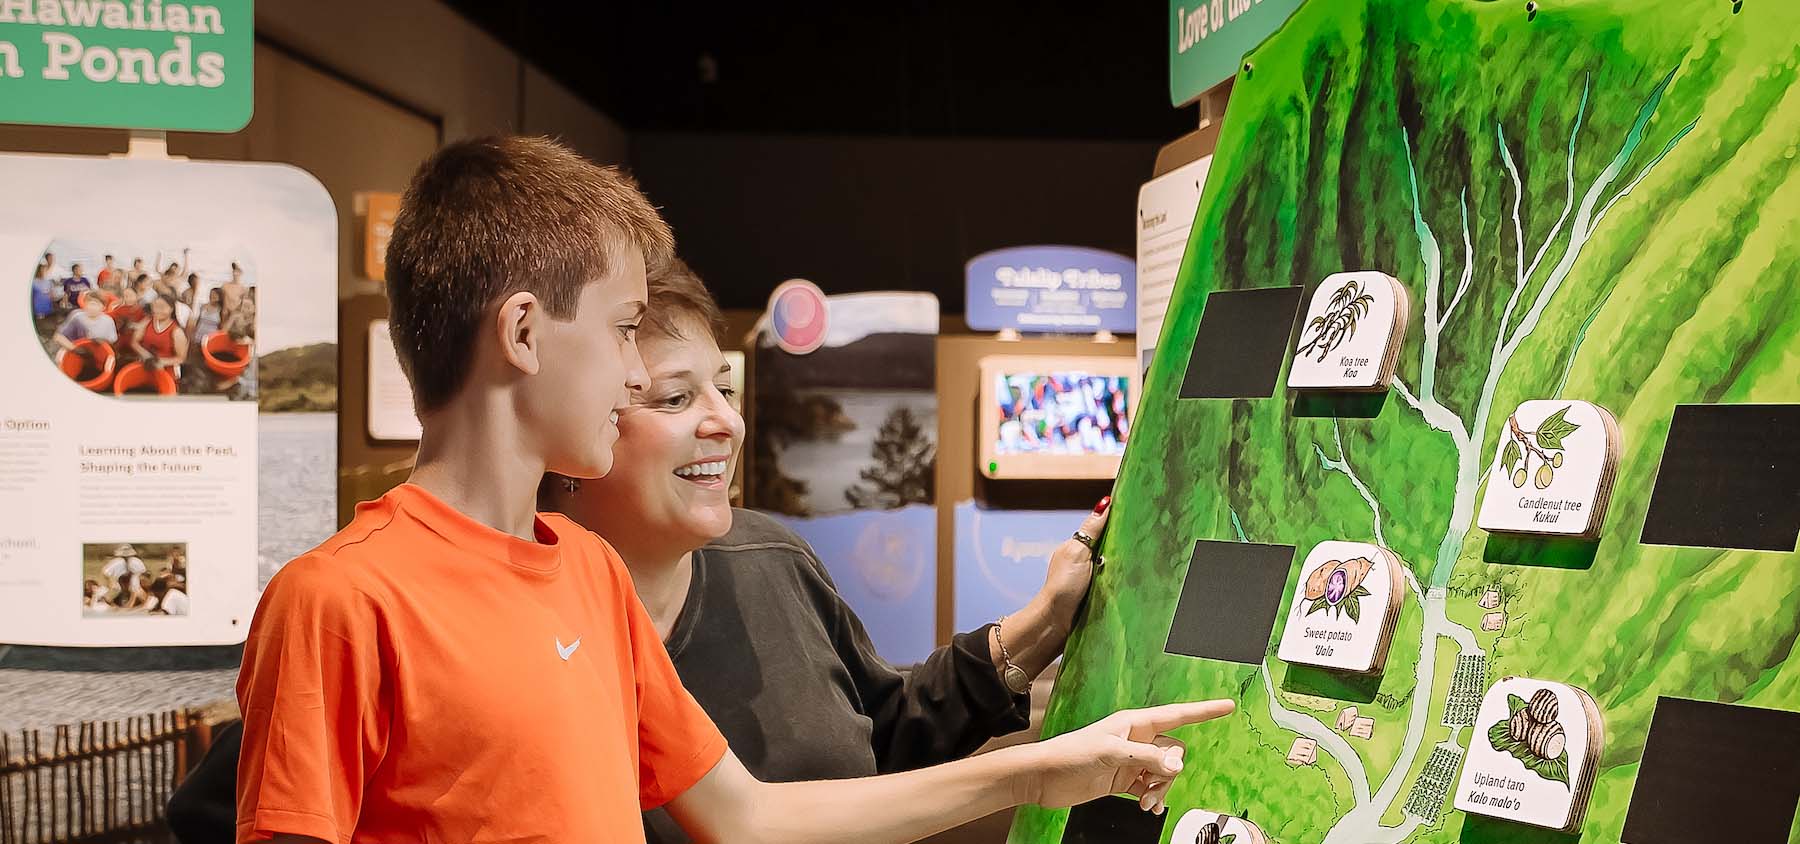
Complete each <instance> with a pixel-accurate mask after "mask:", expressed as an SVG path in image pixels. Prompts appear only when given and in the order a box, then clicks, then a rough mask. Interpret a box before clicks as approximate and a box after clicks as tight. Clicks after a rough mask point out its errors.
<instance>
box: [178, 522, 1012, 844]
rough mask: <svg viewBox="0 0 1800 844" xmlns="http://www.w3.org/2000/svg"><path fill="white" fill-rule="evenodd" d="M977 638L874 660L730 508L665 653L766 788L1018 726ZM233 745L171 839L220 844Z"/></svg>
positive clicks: (769, 533)
mask: <svg viewBox="0 0 1800 844" xmlns="http://www.w3.org/2000/svg"><path fill="white" fill-rule="evenodd" d="M988 635H989V632H988V629H987V627H982V628H980V629H978V630H974V631H971V632H968V633H961V634H958V635H957V636H956V638H955V639H954V640H953V641H952V642H951V644H950V645H949V646H947V647H943V648H939V649H937V651H936V652H934V653H932V654H931V656H929V657H927V658H926V660H925V661H924V662H923V663H921V664H919V665H917V666H914V667H913V668H912V669H911V670H910V671H906V672H902V671H899V670H897V669H896V668H894V666H892V665H889V664H888V663H887V662H886V661H884V660H883V659H882V658H881V657H879V656H877V655H876V654H875V648H874V646H873V645H872V644H870V642H869V635H868V633H867V632H866V631H865V630H864V629H863V626H862V622H861V621H860V620H858V619H857V617H856V613H854V612H852V611H851V610H850V607H849V606H848V605H846V604H845V603H844V600H843V598H840V597H838V593H837V587H836V586H834V585H833V584H832V582H831V577H830V575H827V574H826V573H825V567H824V566H823V565H821V564H820V563H819V559H818V557H817V556H816V555H815V554H813V552H812V549H811V548H809V547H807V545H806V542H805V541H804V540H802V539H801V538H800V537H798V536H796V535H794V532H793V531H790V530H788V529H787V528H785V527H783V526H782V525H781V524H780V523H779V522H776V521H775V520H774V519H771V518H769V517H768V516H764V515H762V514H761V513H755V512H751V511H748V510H737V511H735V512H734V519H733V521H732V529H731V533H729V534H727V535H726V536H724V537H723V538H721V539H719V540H718V541H717V542H714V543H712V544H711V545H708V546H706V547H705V548H703V549H701V550H699V551H697V552H695V553H694V579H693V583H692V584H691V585H690V586H689V587H688V597H687V603H686V605H685V606H684V607H683V608H682V611H681V617H680V618H678V619H676V621H675V629H674V630H672V631H670V634H669V641H668V642H667V645H668V649H669V656H670V657H671V658H672V659H673V660H674V662H675V670H676V671H677V672H678V673H679V674H680V675H681V682H682V685H684V686H686V687H687V688H688V690H689V691H690V692H692V693H693V695H694V697H695V699H697V700H699V702H700V706H701V707H702V708H704V709H705V710H706V712H707V714H708V715H711V716H712V719H713V721H714V722H715V723H717V724H718V726H719V729H720V730H721V731H723V732H724V733H725V738H726V739H727V740H728V741H730V743H731V748H732V750H733V751H734V752H736V753H737V755H738V758H740V759H742V760H743V762H744V766H745V767H747V768H749V769H750V772H751V773H753V774H755V775H756V776H757V777H758V778H759V779H762V780H765V781H796V780H813V779H833V778H845V777H861V776H868V775H871V774H876V773H887V772H891V771H904V770H908V769H911V768H918V767H923V766H926V765H932V764H936V763H938V762H945V761H948V760H951V759H958V758H961V757H963V756H967V755H968V754H970V753H972V752H974V750H975V749H976V748H977V747H980V746H981V745H982V743H983V742H985V741H987V740H988V739H989V738H991V737H993V736H999V735H1004V734H1006V733H1010V732H1016V731H1018V730H1022V729H1025V727H1026V726H1027V725H1028V724H1029V716H1030V711H1029V710H1030V701H1029V698H1028V697H1027V696H1025V695H1018V696H1014V695H1011V694H1008V693H1007V691H1006V687H1005V686H1003V685H1001V683H1000V678H999V674H998V673H997V672H995V671H994V664H993V662H991V661H990V659H989V656H988V646H987V642H988ZM240 740H241V735H240V732H239V731H238V730H237V729H236V728H235V725H233V728H231V729H227V730H225V731H223V732H221V733H220V734H219V735H218V736H217V738H216V739H215V741H214V743H213V746H212V748H211V749H210V750H209V751H208V752H207V755H206V758H205V759H204V760H203V761H202V762H201V763H200V765H199V767H198V768H197V769H196V770H195V771H194V772H193V774H192V775H190V776H189V777H188V779H187V780H185V781H183V782H182V784H181V787H180V788H179V789H178V790H177V791H176V793H175V796H174V798H173V799H172V800H171V801H170V803H169V822H170V826H171V827H173V829H174V830H175V832H176V835H177V836H178V837H179V838H180V840H181V841H182V842H184V844H212V842H230V841H232V840H233V837H234V835H235V829H234V825H233V821H234V816H235V815H236V812H235V806H236V800H237V794H236V785H235V780H236V773H237V757H238V747H239V742H240ZM496 740H498V739H496ZM516 809H517V807H514V808H513V809H504V808H502V809H496V811H512V810H516ZM644 827H645V828H644V832H645V835H646V837H647V838H648V839H649V841H650V842H651V844H674V842H683V841H687V840H688V839H687V836H685V835H683V834H682V832H681V829H680V828H679V827H677V826H676V825H675V823H674V821H672V820H670V819H669V817H668V815H667V814H666V813H664V812H662V811H660V810H659V811H655V812H649V813H646V814H645V815H644Z"/></svg>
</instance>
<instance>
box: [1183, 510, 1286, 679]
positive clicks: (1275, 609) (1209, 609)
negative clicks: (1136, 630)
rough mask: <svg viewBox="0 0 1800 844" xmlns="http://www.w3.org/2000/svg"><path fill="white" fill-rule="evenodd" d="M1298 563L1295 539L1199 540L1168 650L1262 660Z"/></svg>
mask: <svg viewBox="0 0 1800 844" xmlns="http://www.w3.org/2000/svg"><path fill="white" fill-rule="evenodd" d="M1293 565H1294V546H1292V545H1259V544H1257V543H1254V542H1220V541H1216V540H1210V539H1202V540H1199V541H1197V542H1195V543H1194V556H1193V559H1191V560H1190V561H1189V562H1188V570H1187V577H1185V578H1183V579H1182V581H1181V598H1180V599H1179V600H1178V601H1176V603H1175V618H1174V619H1173V620H1172V621H1171V622H1170V623H1169V640H1168V644H1167V645H1165V646H1164V647H1163V650H1165V651H1167V652H1169V653H1172V654H1181V655H1183V656H1197V657H1202V658H1205V659H1222V660H1228V661H1230V662H1242V663H1245V664H1248V665H1261V664H1262V661H1263V658H1264V657H1265V656H1266V655H1267V654H1268V651H1269V635H1270V633H1272V632H1273V631H1274V629H1275V619H1276V617H1277V616H1278V615H1280V613H1281V593H1282V590H1283V589H1285V588H1286V587H1287V580H1288V574H1289V571H1290V569H1292V568H1293Z"/></svg>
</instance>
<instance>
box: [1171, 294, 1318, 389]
mask: <svg viewBox="0 0 1800 844" xmlns="http://www.w3.org/2000/svg"><path fill="white" fill-rule="evenodd" d="M1305 290H1306V288H1304V287H1259V288H1255V289H1252V290H1218V291H1214V292H1213V294H1212V295H1211V296H1208V297H1206V310H1205V311H1202V312H1201V314H1200V326H1199V328H1197V329H1195V331H1194V350H1193V351H1192V352H1190V353H1189V354H1188V366H1187V375H1185V376H1184V377H1183V378H1182V379H1181V397H1182V398H1184V399H1260V398H1268V397H1270V396H1273V395H1275V385H1276V384H1277V383H1278V379H1279V378H1280V377H1281V363H1282V361H1284V360H1286V359H1287V353H1288V349H1289V348H1291V347H1292V346H1293V337H1294V322H1295V321H1296V320H1297V319H1298V318H1299V314H1300V295H1301V294H1302V293H1303V292H1305Z"/></svg>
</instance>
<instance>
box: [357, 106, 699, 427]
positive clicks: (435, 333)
mask: <svg viewBox="0 0 1800 844" xmlns="http://www.w3.org/2000/svg"><path fill="white" fill-rule="evenodd" d="M632 246H636V247H637V249H638V250H639V251H640V252H641V253H643V256H644V262H645V265H646V266H650V265H653V264H657V263H660V262H662V261H664V260H666V256H667V255H668V253H669V252H670V251H671V250H672V249H673V248H674V238H673V236H672V235H671V234H670V233H669V226H668V224H667V223H665V222H663V219H662V216H661V215H659V214H657V213H656V209H655V208H653V207H651V205H650V201H649V200H648V199H646V198H645V197H644V194H643V192H641V191H639V190H638V187H637V183H635V182H633V181H632V179H631V177H629V176H627V175H625V174H624V173H622V172H620V171H619V170H618V169H616V168H613V167H601V166H599V165H597V164H594V163H593V162H591V161H588V160H587V159H585V158H582V157H581V156H580V155H577V154H575V153H574V152H572V151H570V150H569V149H567V148H566V147H563V146H562V145H561V144H558V143H556V142H555V141H552V140H550V139H548V138H525V137H491V138H477V139H474V140H467V141H459V142H457V143H453V144H450V145H448V146H445V147H444V148H443V149H440V150H438V151H437V152H436V153H435V154H433V155H432V156H431V157H430V158H428V159H426V161H425V163H424V164H422V165H420V166H419V171H418V172H417V173H415V174H414V175H413V179H412V184H411V185H409V186H408V187H407V189H406V195H405V196H404V197H403V198H402V199H401V200H400V212H399V214H398V215H397V216H396V218H395V220H394V232H393V236H392V238H390V239H389V241H388V251H387V291H388V303H389V316H388V324H389V329H390V331H391V332H392V334H393V336H394V349H395V351H396V352H398V353H399V358H400V365H401V368H403V369H404V370H405V371H406V375H407V377H408V378H409V379H411V381H412V387H413V402H414V404H415V405H417V408H418V410H419V412H421V413H423V412H426V411H429V410H434V409H436V408H438V407H441V406H442V405H443V404H444V403H445V402H447V401H449V400H450V398H451V397H452V396H454V395H456V392H457V391H458V390H460V389H461V388H462V385H463V382H464V381H466V380H467V379H468V375H469V369H470V367H471V366H472V365H473V362H474V355H475V338H476V335H477V332H478V330H479V326H480V323H481V320H482V317H483V315H484V314H486V313H487V310H488V308H490V307H492V306H493V305H494V303H495V302H498V301H499V300H501V299H503V298H505V297H506V296H509V295H511V294H513V293H516V292H519V291H528V292H530V293H533V294H536V295H537V297H538V299H539V301H541V302H542V303H543V305H544V310H545V311H546V312H547V313H548V314H549V315H550V316H551V317H553V318H556V319H562V320H566V319H572V318H574V316H575V306H576V304H577V302H579V301H580V298H581V291H582V288H584V287H585V286H586V285H587V284H589V283H591V282H594V281H598V280H600V279H602V278H605V277H606V275H607V273H608V271H609V270H610V269H611V268H612V266H613V262H614V261H617V260H618V259H619V258H620V257H622V256H623V255H624V254H626V251H627V250H628V249H629V248H630V247H632Z"/></svg>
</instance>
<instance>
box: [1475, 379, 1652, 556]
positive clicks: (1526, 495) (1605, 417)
mask: <svg viewBox="0 0 1800 844" xmlns="http://www.w3.org/2000/svg"><path fill="white" fill-rule="evenodd" d="M1619 448H1620V443H1619V424H1618V422H1616V421H1614V420H1613V415H1612V414H1611V413H1608V412H1607V410H1606V408H1603V407H1601V406H1599V405H1597V404H1592V403H1590V402H1585V401H1573V400H1567V399H1556V400H1544V401H1528V402H1525V403H1524V404H1521V405H1519V409H1518V410H1515V411H1513V413H1512V415H1511V416H1508V417H1507V418H1506V426H1505V427H1504V428H1503V429H1501V431H1500V442H1499V445H1498V446H1497V447H1496V448H1495V449H1494V462H1493V465H1492V466H1491V467H1490V468H1489V469H1488V481H1487V494H1486V496H1485V497H1483V498H1482V500H1481V513H1480V515H1479V516H1478V517H1477V518H1476V522H1475V523H1476V524H1477V525H1479V526H1480V527H1481V528H1482V529H1483V530H1487V531H1491V532H1498V533H1539V534H1552V535H1556V536H1578V537H1584V538H1589V539H1592V538H1595V537H1598V536H1599V535H1600V525H1601V524H1602V523H1603V522H1605V521H1606V505H1607V503H1608V502H1610V501H1611V500H1612V487H1613V481H1614V480H1615V478H1616V474H1615V473H1616V472H1617V470H1618V466H1619Z"/></svg>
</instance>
